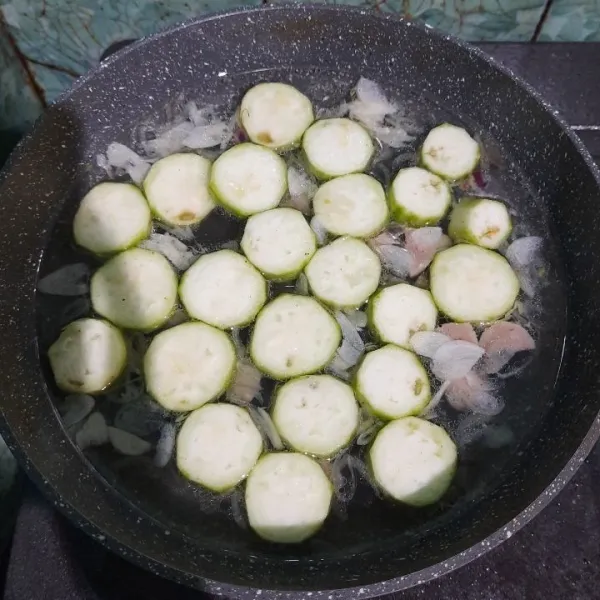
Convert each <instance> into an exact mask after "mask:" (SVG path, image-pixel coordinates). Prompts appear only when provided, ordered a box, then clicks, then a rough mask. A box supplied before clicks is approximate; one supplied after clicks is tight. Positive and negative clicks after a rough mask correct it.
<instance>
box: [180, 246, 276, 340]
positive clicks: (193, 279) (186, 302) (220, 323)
mask: <svg viewBox="0 0 600 600" xmlns="http://www.w3.org/2000/svg"><path fill="white" fill-rule="evenodd" d="M179 296H180V298H181V302H182V303H183V306H184V307H185V310H186V311H187V313H188V314H189V315H190V317H192V319H198V320H200V321H204V322H205V323H208V324H209V325H214V326H215V327H218V328H219V329H229V328H230V327H243V326H245V325H248V324H249V323H251V322H252V321H254V318H255V317H256V315H257V314H258V311H259V310H260V309H261V308H262V307H263V305H264V303H265V302H266V301H267V283H266V281H265V279H264V277H263V276H262V275H261V274H260V273H259V272H258V271H257V270H256V269H255V268H254V267H253V266H252V265H251V264H250V262H249V261H248V260H247V259H246V258H244V257H243V256H242V255H241V254H238V253H237V252H234V251H233V250H219V251H218V252H212V253H211V254H205V255H204V256H201V257H200V258H199V259H198V260H197V261H196V262H195V263H194V264H193V265H192V266H191V267H190V268H189V269H188V270H187V271H186V272H185V273H184V274H183V277H182V278H181V284H180V286H179Z"/></svg>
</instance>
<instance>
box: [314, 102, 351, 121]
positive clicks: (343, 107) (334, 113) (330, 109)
mask: <svg viewBox="0 0 600 600" xmlns="http://www.w3.org/2000/svg"><path fill="white" fill-rule="evenodd" d="M347 114H348V104H347V103H346V102H342V103H341V104H337V105H336V106H327V107H324V108H323V107H320V108H317V111H316V116H317V119H338V118H340V117H344V116H346V115H347Z"/></svg>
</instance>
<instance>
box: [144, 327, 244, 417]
mask: <svg viewBox="0 0 600 600" xmlns="http://www.w3.org/2000/svg"><path fill="white" fill-rule="evenodd" d="M235 365H236V353H235V347H234V345H233V342H232V341H231V339H230V338H229V336H228V335H227V334H226V333H225V332H223V331H221V330H220V329H217V328H216V327H212V326H210V325H206V324H204V323H183V324H182V325H177V326H176V327H172V328H171V329H167V330H166V331H163V332H161V333H159V334H158V335H157V336H156V337H155V338H154V339H153V340H152V342H151V343H150V346H149V347H148V350H147V352H146V355H145V356H144V378H145V381H146V387H147V389H148V393H149V394H150V395H151V396H152V397H153V398H154V399H155V400H156V401H157V402H158V403H159V404H161V405H162V406H164V407H165V408H166V409H167V410H172V411H175V412H187V411H190V410H195V409H197V408H200V407H201V406H203V405H204V404H206V403H207V402H210V401H212V400H215V399H216V398H218V397H219V396H220V395H221V394H222V393H223V392H224V391H225V390H226V389H227V387H228V386H229V384H230V383H231V381H232V380H233V376H234V374H235Z"/></svg>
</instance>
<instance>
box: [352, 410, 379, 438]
mask: <svg viewBox="0 0 600 600" xmlns="http://www.w3.org/2000/svg"><path fill="white" fill-rule="evenodd" d="M379 426H380V423H379V421H378V420H377V419H376V418H375V417H373V416H372V415H366V416H364V417H363V419H362V421H361V423H360V426H359V428H358V431H357V434H358V435H357V437H356V445H357V446H366V445H367V444H369V443H370V442H371V440H372V439H373V438H374V437H375V434H376V433H377V431H378V429H379Z"/></svg>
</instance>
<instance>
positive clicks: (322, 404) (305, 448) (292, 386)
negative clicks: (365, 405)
mask: <svg viewBox="0 0 600 600" xmlns="http://www.w3.org/2000/svg"><path fill="white" fill-rule="evenodd" d="M359 414H360V413H359V409H358V404H357V402H356V399H355V398H354V392H353V391H352V388H351V387H350V386H349V385H347V384H346V383H343V382H341V381H339V380H337V379H335V378H334V377H331V376H330V375H309V376H307V377H299V378H298V379H292V380H291V381H288V382H287V383H285V384H284V385H282V386H281V387H280V388H279V389H278V390H277V393H276V397H275V403H274V406H273V413H272V416H273V423H274V424H275V427H276V428H277V430H278V431H279V434H280V435H281V437H282V438H283V439H284V440H285V442H286V443H287V444H288V445H289V446H290V447H291V448H293V449H294V450H297V451H299V452H305V453H306V454H312V455H313V456H320V457H329V456H333V455H334V454H336V453H337V452H338V451H339V450H341V449H342V448H344V447H346V446H348V445H349V444H350V443H351V442H352V438H353V437H354V435H355V433H356V430H357V428H358V422H359Z"/></svg>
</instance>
